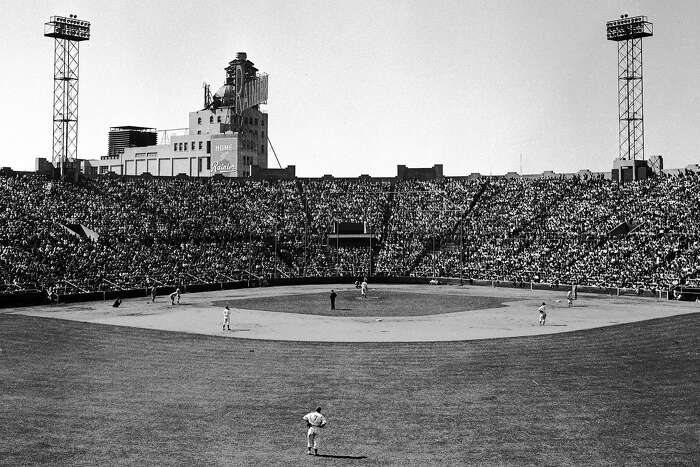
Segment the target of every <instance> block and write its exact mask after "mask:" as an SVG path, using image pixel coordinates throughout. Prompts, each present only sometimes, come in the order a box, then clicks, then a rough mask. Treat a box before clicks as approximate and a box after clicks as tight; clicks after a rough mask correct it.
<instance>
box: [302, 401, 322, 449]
mask: <svg viewBox="0 0 700 467" xmlns="http://www.w3.org/2000/svg"><path fill="white" fill-rule="evenodd" d="M302 418H303V419H304V420H306V426H307V427H308V430H307V432H306V454H308V455H309V456H310V455H311V448H312V447H313V448H314V453H313V454H314V456H318V437H319V435H320V434H321V428H323V427H324V426H326V423H328V420H326V417H324V416H323V414H321V407H316V410H315V411H314V412H309V413H307V414H306V415H304V416H303V417H302Z"/></svg>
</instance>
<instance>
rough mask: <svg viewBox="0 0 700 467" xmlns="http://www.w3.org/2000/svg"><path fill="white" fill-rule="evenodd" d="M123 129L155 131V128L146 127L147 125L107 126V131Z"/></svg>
mask: <svg viewBox="0 0 700 467" xmlns="http://www.w3.org/2000/svg"><path fill="white" fill-rule="evenodd" d="M125 130H133V131H156V129H155V128H152V127H148V126H133V125H122V126H113V127H110V128H109V131H125Z"/></svg>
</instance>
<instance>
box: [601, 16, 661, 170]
mask: <svg viewBox="0 0 700 467" xmlns="http://www.w3.org/2000/svg"><path fill="white" fill-rule="evenodd" d="M606 27H607V38H608V40H609V41H615V42H617V104H618V116H619V126H618V144H619V151H618V157H619V158H620V159H621V160H631V161H636V160H644V98H643V92H642V91H643V86H642V38H644V37H650V36H652V35H654V26H653V24H652V23H650V22H649V21H647V17H646V16H635V17H633V18H629V17H628V16H627V15H622V16H620V19H616V20H612V21H608V22H607V23H606ZM633 167H636V166H635V165H634V162H633ZM636 173H637V170H636V169H633V174H635V176H634V178H635V179H636Z"/></svg>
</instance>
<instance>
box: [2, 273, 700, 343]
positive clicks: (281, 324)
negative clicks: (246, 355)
mask: <svg viewBox="0 0 700 467" xmlns="http://www.w3.org/2000/svg"><path fill="white" fill-rule="evenodd" d="M331 288H334V289H335V290H336V291H350V290H353V291H354V288H353V287H352V286H348V285H347V284H331V285H323V286H318V285H313V286H285V287H269V288H255V289H237V290H224V291H218V292H203V293H197V294H184V295H182V299H181V304H180V305H175V306H172V305H170V301H169V300H168V298H167V297H164V296H161V297H158V300H157V301H156V303H151V302H150V298H146V297H143V298H133V299H125V300H124V301H123V302H122V305H121V307H119V308H113V307H112V306H111V305H112V303H111V302H89V303H78V304H65V305H51V306H49V305H46V306H41V307H31V308H14V309H7V310H4V311H3V312H4V313H19V314H24V315H28V316H39V317H50V318H58V319H67V320H74V321H83V322H89V323H102V324H109V325H115V326H131V327H137V328H147V329H160V330H166V331H179V332H188V333H195V334H207V335H212V336H223V337H229V338H245V339H263V340H286V341H316V342H430V341H461V340H471V339H486V338H498V337H515V336H532V335H538V334H553V333H561V332H569V331H577V330H581V329H590V328H597V327H603V326H610V325H615V324H621V323H628V322H633V321H643V320H647V319H653V318H663V317H667V316H673V315H678V314H685V313H696V312H698V311H700V304H699V303H691V302H674V301H667V300H656V299H650V298H639V297H608V296H601V295H593V294H585V295H583V294H579V297H578V300H576V301H575V302H574V303H575V306H574V307H572V308H569V307H567V304H566V297H565V294H563V293H561V292H550V291H541V290H535V291H530V290H524V289H509V288H490V287H477V286H464V287H459V286H437V287H435V286H432V287H431V286H427V285H426V286H423V285H410V286H409V285H377V286H371V289H370V296H371V295H372V294H374V295H381V293H382V291H391V292H392V293H394V294H395V293H396V292H401V291H404V292H405V293H406V294H416V293H420V294H439V295H445V294H449V295H453V296H455V297H456V299H457V300H465V301H468V300H469V299H470V296H474V297H476V296H480V297H483V296H492V297H499V298H503V299H504V300H503V303H502V305H501V306H500V307H497V308H484V309H478V310H470V311H458V312H452V313H444V314H430V315H424V316H391V317H383V316H373V317H366V316H363V317H349V316H348V317H343V316H319V315H314V314H300V313H285V312H273V311H261V310H251V309H242V308H236V300H241V299H247V303H248V304H250V303H251V302H250V299H251V298H255V297H271V296H292V295H294V296H295V299H299V296H300V295H301V296H303V295H305V294H306V295H311V294H319V293H327V292H328V291H330V289H331ZM357 293H358V296H359V292H357ZM543 301H544V302H546V303H547V324H546V326H539V325H538V323H537V320H538V318H539V315H538V313H537V307H538V306H539V305H540V304H541V303H542V302H543ZM221 303H229V304H230V307H231V331H222V330H221V328H222V321H223V316H222V310H223V307H222V306H221V305H220V304H221ZM302 303H303V301H302ZM248 306H250V305H248ZM465 308H466V307H465ZM338 314H339V315H341V314H342V312H338Z"/></svg>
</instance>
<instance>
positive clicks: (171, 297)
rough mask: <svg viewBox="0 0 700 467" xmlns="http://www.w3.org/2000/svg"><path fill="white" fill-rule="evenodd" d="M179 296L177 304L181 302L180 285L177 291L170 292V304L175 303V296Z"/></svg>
mask: <svg viewBox="0 0 700 467" xmlns="http://www.w3.org/2000/svg"><path fill="white" fill-rule="evenodd" d="M176 297H177V304H178V305H179V304H180V287H178V288H176V289H175V292H173V293H171V294H170V304H171V305H175V298H176Z"/></svg>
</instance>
